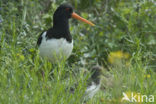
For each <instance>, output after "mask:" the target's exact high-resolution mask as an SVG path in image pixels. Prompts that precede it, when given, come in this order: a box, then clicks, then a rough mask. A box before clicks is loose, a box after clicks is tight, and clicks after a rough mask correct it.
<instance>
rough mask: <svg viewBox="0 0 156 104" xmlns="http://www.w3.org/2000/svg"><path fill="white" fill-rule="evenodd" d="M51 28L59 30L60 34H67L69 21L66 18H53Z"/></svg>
mask: <svg viewBox="0 0 156 104" xmlns="http://www.w3.org/2000/svg"><path fill="white" fill-rule="evenodd" d="M53 23H54V24H53V28H56V29H59V31H62V32H69V21H68V19H66V18H59V19H58V18H56V19H55V18H54V21H53Z"/></svg>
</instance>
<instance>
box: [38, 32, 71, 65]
mask: <svg viewBox="0 0 156 104" xmlns="http://www.w3.org/2000/svg"><path fill="white" fill-rule="evenodd" d="M72 49H73V41H72V42H71V43H69V42H68V41H67V40H66V39H65V38H60V39H48V40H47V39H46V32H44V33H43V34H42V41H41V44H40V46H39V50H40V56H41V57H44V58H47V59H48V60H49V61H51V62H52V63H53V62H57V61H60V60H63V59H67V58H68V57H69V56H70V55H71V53H72Z"/></svg>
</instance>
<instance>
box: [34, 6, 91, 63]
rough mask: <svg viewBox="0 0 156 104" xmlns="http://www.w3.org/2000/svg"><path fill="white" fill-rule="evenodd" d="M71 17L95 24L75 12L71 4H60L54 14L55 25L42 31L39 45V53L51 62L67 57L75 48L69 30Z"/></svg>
mask: <svg viewBox="0 0 156 104" xmlns="http://www.w3.org/2000/svg"><path fill="white" fill-rule="evenodd" d="M70 18H75V19H78V20H81V21H83V22H85V23H87V24H90V25H91V26H94V24H93V23H92V22H90V21H88V20H86V19H84V18H82V17H80V16H79V15H78V14H76V13H75V12H73V8H72V6H71V5H68V4H62V5H60V6H59V7H58V8H57V9H56V11H55V13H54V15H53V27H52V28H50V29H48V30H47V31H44V32H42V33H41V35H40V36H39V38H38V41H37V45H38V48H39V54H40V56H41V57H43V58H47V59H48V60H49V61H50V62H52V63H53V62H57V60H61V59H67V58H68V57H69V56H70V55H71V53H72V49H73V40H72V36H71V34H70V31H69V22H68V20H69V19H70Z"/></svg>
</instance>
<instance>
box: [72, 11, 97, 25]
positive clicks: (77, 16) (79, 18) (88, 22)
mask: <svg viewBox="0 0 156 104" xmlns="http://www.w3.org/2000/svg"><path fill="white" fill-rule="evenodd" d="M72 18H75V19H77V20H80V21H82V22H85V23H87V24H89V25H91V26H95V24H93V23H92V22H90V21H88V20H86V19H84V18H82V17H80V16H79V15H78V14H76V13H75V12H73V13H72Z"/></svg>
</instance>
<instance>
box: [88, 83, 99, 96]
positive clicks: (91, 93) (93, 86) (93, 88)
mask: <svg viewBox="0 0 156 104" xmlns="http://www.w3.org/2000/svg"><path fill="white" fill-rule="evenodd" d="M100 86H101V84H98V85H96V84H95V83H94V82H92V84H91V85H90V86H88V87H87V89H86V91H85V93H86V95H87V98H92V97H93V96H94V95H95V94H96V93H97V91H98V90H99V89H100Z"/></svg>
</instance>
